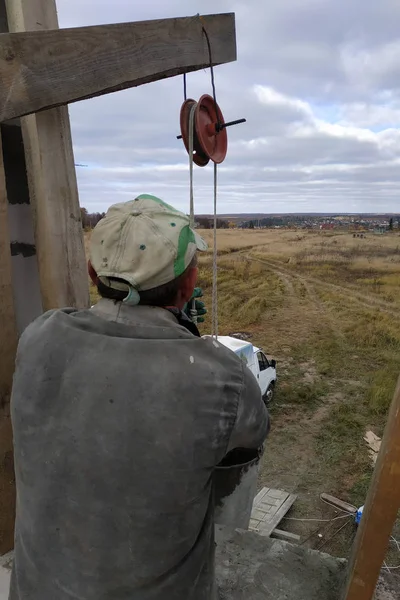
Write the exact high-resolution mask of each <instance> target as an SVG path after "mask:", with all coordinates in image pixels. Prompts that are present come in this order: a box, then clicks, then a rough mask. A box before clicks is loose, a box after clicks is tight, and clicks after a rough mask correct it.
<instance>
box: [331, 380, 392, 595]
mask: <svg viewBox="0 0 400 600" xmlns="http://www.w3.org/2000/svg"><path fill="white" fill-rule="evenodd" d="M399 508H400V379H399V381H398V383H397V388H396V391H395V394H394V397H393V401H392V405H391V408H390V411H389V416H388V420H387V424H386V429H385V433H384V436H383V439H382V444H381V448H380V451H379V455H378V459H377V462H376V466H375V470H374V474H373V477H372V481H371V485H370V488H369V491H368V496H367V500H366V503H365V507H364V511H363V515H362V518H361V522H360V525H359V528H358V532H357V537H356V540H355V543H354V547H353V551H352V557H351V560H350V563H349V571H348V579H347V583H346V587H345V590H344V594H343V596H342V598H343V600H372V598H373V597H374V591H375V587H376V584H377V582H378V578H379V574H380V571H381V568H382V564H383V561H384V560H385V555H386V552H387V549H388V545H389V538H390V535H391V533H392V530H393V526H394V523H395V521H396V518H397V513H398V510H399Z"/></svg>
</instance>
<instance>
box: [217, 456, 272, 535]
mask: <svg viewBox="0 0 400 600" xmlns="http://www.w3.org/2000/svg"><path fill="white" fill-rule="evenodd" d="M261 455H262V448H259V449H257V450H250V449H245V448H239V449H237V450H232V452H230V453H229V454H228V455H227V456H226V458H225V459H224V460H223V461H222V463H221V464H220V465H219V466H218V467H217V468H216V470H215V472H214V502H215V514H214V522H215V524H216V525H227V526H229V527H232V528H235V529H248V527H249V523H250V517H251V510H252V507H253V500H254V497H255V495H256V491H257V479H258V472H259V466H260V458H261Z"/></svg>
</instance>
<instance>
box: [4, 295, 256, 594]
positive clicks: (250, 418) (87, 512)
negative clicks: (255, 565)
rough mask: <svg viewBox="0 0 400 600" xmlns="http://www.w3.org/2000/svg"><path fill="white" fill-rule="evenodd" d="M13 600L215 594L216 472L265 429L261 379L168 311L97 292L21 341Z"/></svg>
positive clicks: (43, 321)
mask: <svg viewBox="0 0 400 600" xmlns="http://www.w3.org/2000/svg"><path fill="white" fill-rule="evenodd" d="M12 423H13V429H14V445H15V467H16V482H17V518H16V532H15V561H14V568H13V573H12V582H11V591H10V600H209V599H210V598H211V597H212V595H213V593H214V591H213V586H214V574H213V566H214V565H213V551H214V534H213V502H212V474H213V470H214V468H215V466H216V465H218V463H219V462H220V461H221V460H222V459H223V458H224V456H225V455H226V454H227V452H228V451H229V450H230V449H232V448H236V447H249V448H251V447H258V446H260V445H261V444H262V442H263V441H264V439H265V437H266V434H267V430H268V416H267V411H266V409H265V408H264V405H263V403H262V401H261V398H260V391H259V388H258V385H257V383H256V380H255V378H254V377H253V375H252V374H251V373H250V371H249V370H248V369H247V368H246V367H245V366H244V365H243V363H242V362H241V361H240V360H239V358H238V357H237V356H236V355H235V354H234V353H233V352H231V351H230V350H228V349H226V348H224V347H223V346H221V345H220V344H218V343H215V342H213V341H212V340H210V339H208V340H205V339H201V338H199V337H195V336H194V335H193V334H192V333H190V332H189V331H188V330H187V329H185V328H184V327H182V326H181V325H179V324H178V322H177V320H176V318H175V317H174V316H173V315H172V314H171V313H170V312H168V311H166V310H163V309H159V308H150V307H141V306H139V307H135V308H132V307H127V306H125V305H122V304H120V303H118V304H115V303H114V302H112V301H109V300H101V301H100V302H99V304H97V305H96V306H95V307H94V308H93V309H92V310H84V311H75V310H73V309H66V310H56V311H50V312H48V313H46V314H45V315H43V316H42V317H40V318H39V319H37V320H36V321H35V322H34V323H33V324H31V325H30V326H29V327H28V328H27V330H26V331H25V332H24V334H23V335H22V338H21V340H20V344H19V349H18V356H17V364H16V372H15V377H14V386H13V393H12Z"/></svg>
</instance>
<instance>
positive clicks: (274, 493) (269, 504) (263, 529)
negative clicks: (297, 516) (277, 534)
mask: <svg viewBox="0 0 400 600" xmlns="http://www.w3.org/2000/svg"><path fill="white" fill-rule="evenodd" d="M295 500H296V496H294V495H292V494H289V493H288V492H284V491H282V490H273V489H270V488H267V487H264V488H263V489H262V490H261V491H260V492H259V493H258V494H257V496H256V497H255V498H254V503H253V509H252V511H251V519H250V527H249V528H250V529H253V530H255V531H257V532H258V533H259V534H260V535H265V536H270V535H271V533H272V532H273V530H274V529H275V528H276V527H277V526H278V525H279V523H280V522H281V521H282V519H283V517H284V516H285V515H286V513H287V512H288V510H289V508H290V507H291V506H292V505H293V503H294V501H295Z"/></svg>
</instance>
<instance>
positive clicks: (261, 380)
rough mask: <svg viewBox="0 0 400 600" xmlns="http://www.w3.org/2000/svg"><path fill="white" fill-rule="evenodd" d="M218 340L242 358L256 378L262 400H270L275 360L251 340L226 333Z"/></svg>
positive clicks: (272, 392) (274, 382)
mask: <svg viewBox="0 0 400 600" xmlns="http://www.w3.org/2000/svg"><path fill="white" fill-rule="evenodd" d="M204 337H210V336H204ZM218 342H219V343H220V344H223V345H224V346H226V347H227V348H229V349H230V350H232V351H233V352H234V353H235V354H237V355H238V356H239V357H240V358H241V359H242V360H243V362H244V363H245V364H246V365H247V367H248V368H249V369H250V371H251V372H252V373H253V375H254V377H255V378H256V379H257V382H258V385H259V386H260V390H261V394H262V397H263V400H264V402H265V403H269V402H271V400H272V399H273V397H274V392H275V385H276V361H275V360H268V358H267V357H266V356H265V354H264V352H263V351H262V350H261V349H260V348H256V347H255V346H253V344H252V343H251V342H246V341H244V340H240V339H237V338H234V337H230V336H227V335H221V336H219V337H218Z"/></svg>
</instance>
